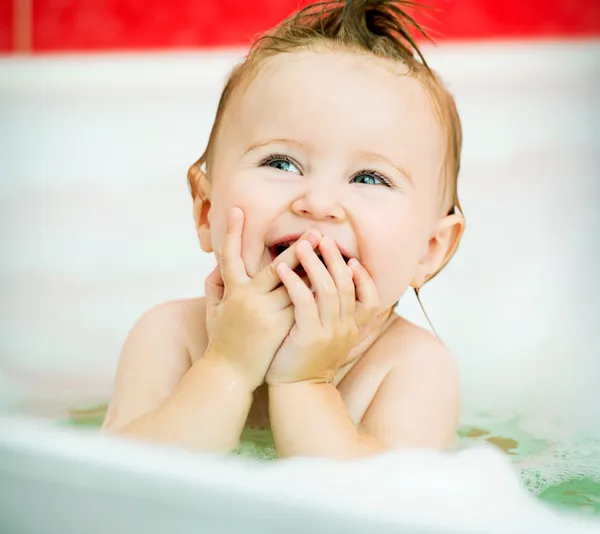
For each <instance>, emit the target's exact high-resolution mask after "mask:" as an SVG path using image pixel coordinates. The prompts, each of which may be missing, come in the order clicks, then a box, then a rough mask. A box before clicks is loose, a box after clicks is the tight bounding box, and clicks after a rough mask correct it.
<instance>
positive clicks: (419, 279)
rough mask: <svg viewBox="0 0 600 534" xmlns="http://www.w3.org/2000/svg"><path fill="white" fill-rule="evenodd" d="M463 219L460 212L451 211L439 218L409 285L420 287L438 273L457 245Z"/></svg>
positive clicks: (463, 226)
mask: <svg viewBox="0 0 600 534" xmlns="http://www.w3.org/2000/svg"><path fill="white" fill-rule="evenodd" d="M464 229H465V219H464V217H463V216H462V215H461V214H460V213H453V214H452V215H447V216H446V217H444V218H442V219H440V221H439V222H438V223H437V224H436V226H435V229H434V231H433V234H432V235H431V237H430V238H429V243H428V244H427V252H426V253H425V255H424V256H423V258H422V259H421V261H420V263H419V265H418V267H417V272H416V273H415V276H414V278H413V281H412V283H411V285H412V286H413V287H415V288H417V289H418V288H420V287H421V286H423V285H424V284H425V282H427V281H429V280H431V279H432V278H433V277H434V276H435V275H436V274H437V273H439V272H440V271H441V270H442V269H443V268H444V267H445V266H446V264H447V263H448V262H449V261H450V258H452V255H453V254H454V252H455V251H456V247H458V243H459V242H460V238H461V236H462V233H463V230H464Z"/></svg>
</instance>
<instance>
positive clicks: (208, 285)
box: [204, 265, 225, 308]
mask: <svg viewBox="0 0 600 534" xmlns="http://www.w3.org/2000/svg"><path fill="white" fill-rule="evenodd" d="M224 292H225V286H224V283H223V278H222V277H221V270H220V268H219V266H218V265H217V266H216V267H215V268H214V269H213V270H212V272H211V273H210V274H209V275H208V276H207V277H206V280H205V281H204V295H205V297H206V305H207V307H209V308H210V307H213V306H217V305H218V304H219V303H220V302H221V301H222V300H223V294H224Z"/></svg>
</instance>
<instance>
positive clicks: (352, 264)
mask: <svg viewBox="0 0 600 534" xmlns="http://www.w3.org/2000/svg"><path fill="white" fill-rule="evenodd" d="M348 265H350V267H354V268H355V269H357V268H358V267H359V266H360V263H359V262H358V260H357V259H356V258H350V259H349V260H348Z"/></svg>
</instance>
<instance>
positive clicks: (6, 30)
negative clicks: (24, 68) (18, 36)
mask: <svg viewBox="0 0 600 534" xmlns="http://www.w3.org/2000/svg"><path fill="white" fill-rule="evenodd" d="M12 8H13V6H12V2H11V1H10V0H0V53H1V52H7V51H9V50H11V49H12V47H13V33H12V27H13V11H12Z"/></svg>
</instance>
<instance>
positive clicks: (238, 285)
mask: <svg viewBox="0 0 600 534" xmlns="http://www.w3.org/2000/svg"><path fill="white" fill-rule="evenodd" d="M243 225H244V213H243V212H242V210H240V209H238V208H233V209H232V210H231V212H230V215H229V219H228V221H227V229H226V232H225V236H224V238H223V245H222V248H221V261H220V267H219V266H217V267H216V268H215V270H214V271H213V272H212V273H211V274H210V275H209V277H208V278H207V279H206V284H205V289H206V306H207V314H206V316H207V319H206V324H207V331H208V339H209V344H208V348H207V352H206V357H208V358H215V359H217V360H219V361H223V362H226V363H227V364H229V365H230V366H231V367H232V368H234V369H235V370H236V371H237V373H238V374H239V375H240V376H241V377H242V378H243V380H245V381H246V383H247V385H248V386H249V387H250V388H251V390H254V389H256V388H257V387H258V386H259V385H260V384H262V383H263V381H264V377H265V374H266V372H267V370H268V368H269V365H270V364H271V361H272V359H273V356H274V355H275V353H276V351H277V349H278V348H279V347H280V346H281V343H282V342H283V340H284V339H285V337H286V336H287V335H288V333H289V331H290V328H291V327H292V325H293V322H294V309H293V306H292V305H291V300H290V297H289V295H288V291H287V289H286V288H285V287H284V286H282V285H280V284H281V281H280V279H279V276H278V274H277V266H278V265H279V264H280V263H282V262H285V263H286V264H288V265H290V266H291V268H295V267H296V266H297V265H298V259H297V255H296V245H293V246H291V247H289V248H288V249H287V250H285V251H284V252H283V253H282V254H281V255H280V256H278V257H277V258H275V260H273V262H272V263H271V264H269V265H268V266H267V267H265V268H264V269H263V270H262V271H261V272H259V273H258V274H257V275H256V277H254V278H253V279H250V278H249V277H248V275H247V273H246V267H245V265H244V262H243V260H242V256H241V248H242V229H243ZM320 237H321V236H320V234H319V233H318V232H314V231H313V232H307V234H305V235H304V236H303V239H304V243H305V244H307V246H308V247H309V248H310V247H311V243H312V246H314V247H316V246H317V245H318V243H319V239H320Z"/></svg>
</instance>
